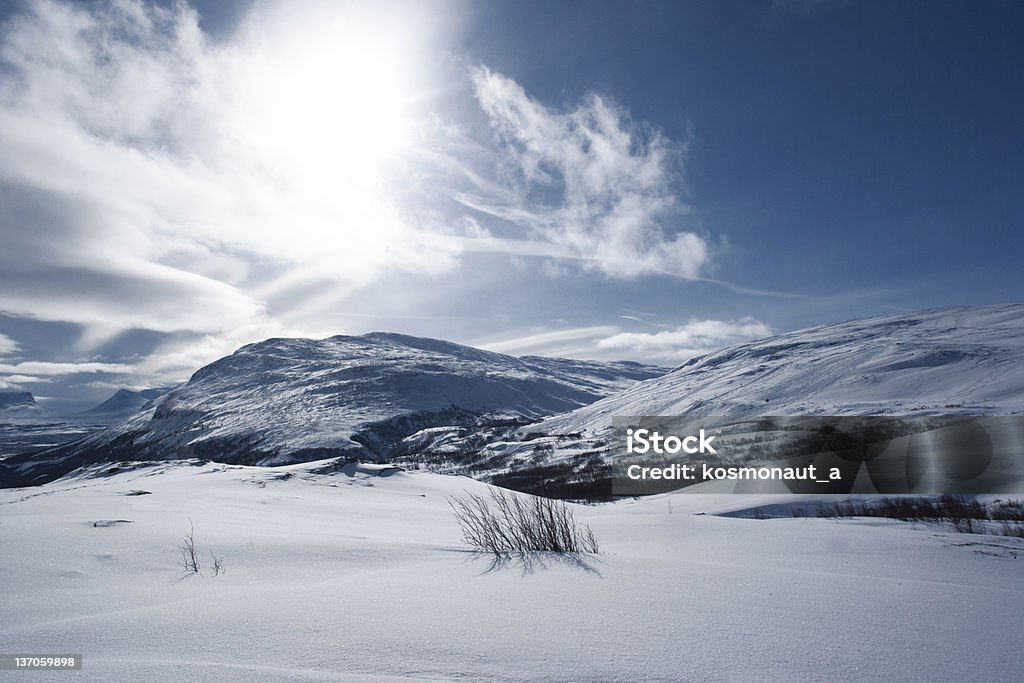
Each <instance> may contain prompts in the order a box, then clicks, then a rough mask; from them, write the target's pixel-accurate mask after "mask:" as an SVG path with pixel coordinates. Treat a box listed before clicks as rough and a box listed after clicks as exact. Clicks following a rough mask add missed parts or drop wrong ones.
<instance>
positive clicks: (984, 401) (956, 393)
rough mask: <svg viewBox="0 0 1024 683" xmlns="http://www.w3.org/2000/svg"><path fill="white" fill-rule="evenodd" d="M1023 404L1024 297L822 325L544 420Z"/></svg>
mask: <svg viewBox="0 0 1024 683" xmlns="http://www.w3.org/2000/svg"><path fill="white" fill-rule="evenodd" d="M1020 412H1024V304H1006V305H993V306H975V307H960V308H945V309H936V310H930V311H924V312H920V313H912V314H905V313H901V314H896V315H888V316H881V317H876V318H867V319H863V320H854V321H851V322H844V323H838V324H831V325H822V326H820V327H813V328H810V329H806V330H799V331H797V332H790V333H788V334H782V335H779V336H777V337H771V338H769V339H762V340H758V341H752V342H747V343H744V344H737V345H735V346H730V347H728V348H725V349H722V350H721V351H718V352H715V353H711V354H708V355H706V356H701V357H698V358H693V359H691V360H690V361H688V362H687V363H686V364H684V365H682V366H681V367H679V368H676V369H675V370H673V371H671V372H668V373H666V374H664V375H662V376H660V377H657V378H654V379H651V380H648V381H646V382H643V383H640V384H636V385H634V386H632V387H630V388H628V389H626V390H624V391H622V392H620V393H618V394H616V395H615V396H611V397H609V398H607V399H604V400H602V401H598V402H595V403H593V404H591V405H588V406H586V407H584V408H580V409H578V410H574V411H572V412H569V413H565V414H562V415H558V416H555V417H552V418H550V419H549V420H546V421H545V425H544V429H545V430H550V431H553V432H559V433H571V432H591V433H592V432H594V431H598V430H602V429H604V428H605V427H606V426H607V425H608V424H610V420H611V418H612V417H613V416H636V415H694V416H704V415H722V416H729V417H747V416H754V415H950V414H962V415H1009V414H1016V413H1020Z"/></svg>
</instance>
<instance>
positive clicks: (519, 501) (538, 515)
mask: <svg viewBox="0 0 1024 683" xmlns="http://www.w3.org/2000/svg"><path fill="white" fill-rule="evenodd" d="M448 504H449V505H451V507H452V510H453V511H454V512H455V518H456V519H457V520H458V522H459V526H460V527H461V528H462V538H463V540H464V541H465V542H466V543H467V544H468V545H469V546H471V547H473V548H475V549H476V550H479V551H482V552H488V553H494V554H495V555H505V554H508V553H525V552H531V551H544V552H556V553H597V552H599V550H598V545H597V540H596V539H595V538H594V533H593V532H592V531H591V530H590V527H589V526H588V525H586V524H578V523H577V522H576V520H575V519H574V518H573V515H572V510H570V509H569V507H568V506H567V505H566V504H565V503H564V502H562V501H560V500H554V499H551V498H541V497H539V496H524V495H519V494H515V493H511V492H509V491H506V490H505V489H500V488H493V489H491V499H490V501H488V500H487V499H486V498H484V497H483V496H480V495H477V494H474V493H467V494H466V496H465V497H459V496H452V497H450V498H449V499H448Z"/></svg>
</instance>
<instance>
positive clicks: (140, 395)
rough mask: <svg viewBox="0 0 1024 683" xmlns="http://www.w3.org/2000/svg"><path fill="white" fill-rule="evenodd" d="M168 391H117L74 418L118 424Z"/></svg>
mask: <svg viewBox="0 0 1024 683" xmlns="http://www.w3.org/2000/svg"><path fill="white" fill-rule="evenodd" d="M168 391H170V388H169V387H168V388H158V389H142V390H139V391H134V390H132V389H118V390H117V392H116V393H115V394H114V395H113V396H111V397H110V398H108V399H107V400H106V401H104V402H103V403H100V404H99V405H97V406H95V407H93V408H90V409H89V410H86V411H83V412H82V413H79V415H77V416H76V417H77V418H78V419H80V420H87V421H98V422H108V423H109V422H120V421H121V420H124V419H126V418H129V417H131V416H132V415H134V414H135V413H137V412H139V411H140V410H142V408H143V407H144V406H145V405H146V404H147V403H149V402H150V401H152V400H153V399H156V398H159V397H161V396H163V395H164V394H166V393H167V392H168Z"/></svg>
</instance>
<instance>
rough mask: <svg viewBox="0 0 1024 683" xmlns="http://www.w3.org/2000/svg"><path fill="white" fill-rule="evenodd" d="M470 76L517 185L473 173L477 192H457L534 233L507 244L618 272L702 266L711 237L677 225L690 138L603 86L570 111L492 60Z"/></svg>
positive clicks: (692, 271) (687, 273) (687, 272)
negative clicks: (632, 112) (534, 93)
mask: <svg viewBox="0 0 1024 683" xmlns="http://www.w3.org/2000/svg"><path fill="white" fill-rule="evenodd" d="M472 79H473V83H474V86H475V93H476V97H477V100H478V101H479V104H480V106H481V107H482V108H483V110H484V112H485V113H486V114H487V117H488V120H489V121H490V124H491V126H492V127H493V128H494V130H495V131H496V133H497V134H498V136H499V138H500V140H501V142H502V143H503V152H504V154H503V157H504V158H507V159H510V160H511V161H512V162H513V163H512V164H511V165H510V166H508V167H506V168H504V169H503V170H504V172H505V174H506V178H507V180H508V181H509V182H510V184H511V187H509V188H507V189H510V190H511V192H503V193H493V192H487V191H486V187H485V186H483V185H482V184H480V183H475V188H474V190H475V193H469V192H463V193H458V194H456V196H455V198H456V199H457V200H458V201H460V202H461V203H463V204H464V205H466V206H468V207H470V208H472V209H474V210H476V211H480V212H482V213H485V214H489V215H491V216H494V217H496V218H499V219H501V220H503V221H507V222H509V223H512V224H514V225H516V226H519V227H521V228H525V229H526V231H527V237H528V238H529V240H530V243H534V246H530V247H527V244H529V243H528V242H526V241H525V240H519V241H518V242H517V241H516V240H507V241H504V242H503V243H502V244H501V246H503V247H505V248H506V249H509V250H513V251H514V250H515V247H516V246H517V245H518V246H520V247H522V248H525V249H526V250H527V252H528V253H533V254H537V253H544V254H545V255H549V256H552V257H556V258H566V259H575V260H578V261H579V262H581V263H583V264H584V266H585V267H587V268H589V269H593V270H597V271H600V272H602V273H604V274H606V275H610V276H614V277H636V276H639V275H649V274H655V273H664V274H672V275H678V276H683V277H696V276H697V275H698V274H699V273H700V271H701V268H702V267H703V266H704V265H705V264H706V263H707V261H708V257H709V248H708V245H707V243H706V242H705V240H704V239H703V238H702V237H701V236H699V235H697V234H695V233H693V232H685V231H679V230H675V229H673V228H672V226H671V225H670V224H671V223H672V222H673V221H676V220H678V219H679V218H680V217H681V216H682V215H683V214H685V213H686V212H687V210H688V207H687V206H686V205H685V204H684V203H683V202H682V201H681V200H680V197H679V186H680V184H681V178H680V167H681V161H682V156H683V153H684V151H685V149H684V145H681V144H678V143H673V142H671V141H670V140H668V139H667V138H666V137H665V136H664V135H663V134H662V133H661V132H660V131H659V130H657V129H655V128H653V127H651V126H646V125H642V124H639V123H636V122H634V121H633V120H632V119H631V118H630V116H629V114H628V112H626V111H625V110H624V109H623V108H622V107H620V106H619V105H617V104H616V103H614V102H612V101H611V100H609V99H608V98H605V97H602V96H599V95H596V94H590V95H588V96H587V97H585V98H584V99H583V101H582V102H580V103H579V104H578V105H577V106H576V107H575V108H573V109H570V110H568V111H564V112H563V111H556V110H553V109H550V108H548V107H546V106H544V105H543V104H540V103H539V102H537V101H535V100H533V99H532V98H530V97H529V95H527V93H526V92H525V91H524V90H523V88H522V87H521V86H520V85H519V84H517V83H516V82H515V81H513V80H512V79H510V78H507V77H506V76H503V75H501V74H498V73H494V72H492V71H490V70H488V69H486V68H483V67H479V68H476V69H474V70H473V71H472ZM467 248H469V249H472V248H473V247H472V246H469V247H467ZM514 253H519V252H514Z"/></svg>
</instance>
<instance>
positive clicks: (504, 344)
mask: <svg viewBox="0 0 1024 683" xmlns="http://www.w3.org/2000/svg"><path fill="white" fill-rule="evenodd" d="M617 331H618V328H617V327H614V326H610V325H595V326H593V327H570V328H565V329H559V330H550V331H548V330H541V331H535V332H529V333H527V334H523V335H521V336H517V337H513V338H511V339H501V340H498V341H484V342H480V343H478V344H477V346H479V347H480V348H483V349H488V350H490V351H497V352H498V353H507V354H511V355H514V356H525V355H531V354H533V355H545V356H570V357H580V356H586V355H588V354H587V351H592V350H593V341H594V340H595V339H600V338H602V337H604V336H607V335H610V334H613V333H615V332H617Z"/></svg>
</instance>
